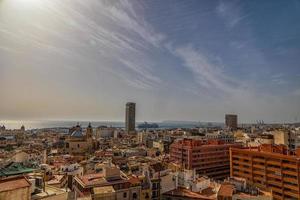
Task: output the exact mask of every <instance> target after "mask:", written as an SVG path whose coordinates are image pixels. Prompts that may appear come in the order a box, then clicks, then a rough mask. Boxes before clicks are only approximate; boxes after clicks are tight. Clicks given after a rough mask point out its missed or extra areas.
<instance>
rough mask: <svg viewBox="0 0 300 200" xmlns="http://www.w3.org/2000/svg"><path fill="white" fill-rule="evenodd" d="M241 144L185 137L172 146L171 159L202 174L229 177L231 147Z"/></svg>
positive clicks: (218, 177) (215, 177) (221, 177)
mask: <svg viewBox="0 0 300 200" xmlns="http://www.w3.org/2000/svg"><path fill="white" fill-rule="evenodd" d="M230 147H237V148H238V147H241V145H239V144H234V143H224V142H222V141H217V140H209V141H207V140H201V139H187V138H186V139H183V140H178V141H176V142H174V143H173V144H171V146H170V156H171V160H172V161H174V162H175V163H177V164H180V165H181V166H182V167H183V168H185V169H189V170H195V171H196V173H197V174H199V175H200V176H208V177H210V178H214V179H224V178H227V177H229V174H230V162H229V148H230Z"/></svg>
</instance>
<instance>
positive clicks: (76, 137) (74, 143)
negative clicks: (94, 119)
mask: <svg viewBox="0 0 300 200" xmlns="http://www.w3.org/2000/svg"><path fill="white" fill-rule="evenodd" d="M95 146H96V143H95V139H94V138H93V128H92V126H91V124H89V126H88V127H87V129H86V133H85V134H83V131H82V128H81V127H80V126H79V125H77V126H75V127H73V128H71V129H70V135H69V137H68V138H67V139H66V141H65V147H64V152H65V153H68V154H86V153H90V152H92V151H93V150H94V149H95Z"/></svg>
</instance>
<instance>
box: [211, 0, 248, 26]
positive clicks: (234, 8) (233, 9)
mask: <svg viewBox="0 0 300 200" xmlns="http://www.w3.org/2000/svg"><path fill="white" fill-rule="evenodd" d="M216 12H217V14H218V15H219V16H220V17H221V18H222V19H223V20H224V23H225V25H226V26H227V27H228V28H234V27H235V26H237V25H238V24H239V23H242V21H243V20H245V19H247V18H248V17H250V16H251V13H246V14H244V13H242V12H241V8H240V7H239V4H238V2H234V1H219V4H218V5H217V7H216Z"/></svg>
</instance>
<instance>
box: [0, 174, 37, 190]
mask: <svg viewBox="0 0 300 200" xmlns="http://www.w3.org/2000/svg"><path fill="white" fill-rule="evenodd" d="M30 186H31V183H30V182H29V181H28V180H27V179H26V178H25V177H23V176H22V177H14V178H9V179H3V180H0V192H4V191H10V190H15V189H19V188H24V187H30Z"/></svg>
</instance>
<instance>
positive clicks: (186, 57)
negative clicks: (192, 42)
mask: <svg viewBox="0 0 300 200" xmlns="http://www.w3.org/2000/svg"><path fill="white" fill-rule="evenodd" d="M174 54H175V55H177V56H178V57H179V58H180V59H181V60H182V61H183V65H184V66H185V67H186V68H187V69H188V70H190V71H191V72H192V73H193V75H194V78H195V80H196V82H197V83H198V84H199V86H200V87H202V88H204V89H208V90H211V91H216V92H222V93H234V92H235V91H236V89H237V87H236V83H235V80H234V79H233V78H231V77H228V76H226V75H225V73H224V72H223V71H222V67H219V66H216V65H215V64H213V63H211V62H210V61H209V60H208V58H207V56H205V55H204V54H203V53H201V52H199V51H197V50H195V49H194V48H193V47H191V46H186V47H178V48H175V49H174Z"/></svg>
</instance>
